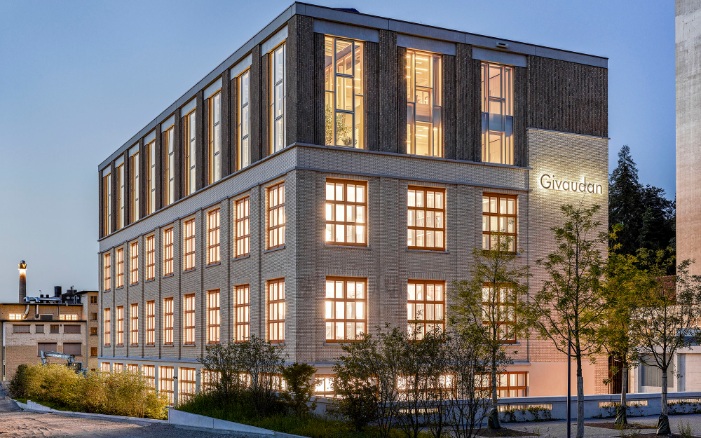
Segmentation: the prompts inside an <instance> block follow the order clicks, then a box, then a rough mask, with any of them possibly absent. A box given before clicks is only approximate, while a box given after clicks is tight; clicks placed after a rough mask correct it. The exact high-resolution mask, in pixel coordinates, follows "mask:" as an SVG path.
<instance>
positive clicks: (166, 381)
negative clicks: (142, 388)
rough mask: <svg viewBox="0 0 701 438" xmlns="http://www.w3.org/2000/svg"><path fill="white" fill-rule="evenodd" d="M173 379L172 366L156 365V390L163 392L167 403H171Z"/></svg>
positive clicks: (173, 387) (173, 391) (173, 389)
mask: <svg viewBox="0 0 701 438" xmlns="http://www.w3.org/2000/svg"><path fill="white" fill-rule="evenodd" d="M174 384H175V379H174V368H173V367H158V392H159V393H161V394H164V395H165V396H166V398H167V399H168V404H170V405H172V404H173V402H174V401H175V400H174V399H173V397H174V394H175V386H174Z"/></svg>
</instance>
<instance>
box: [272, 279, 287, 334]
mask: <svg viewBox="0 0 701 438" xmlns="http://www.w3.org/2000/svg"><path fill="white" fill-rule="evenodd" d="M267 302H268V303H267V304H268V312H267V313H268V315H267V316H268V341H270V342H271V343H281V342H285V312H286V306H285V280H284V279H280V280H271V281H268V300H267Z"/></svg>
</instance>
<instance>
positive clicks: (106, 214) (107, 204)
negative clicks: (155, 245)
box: [102, 173, 112, 236]
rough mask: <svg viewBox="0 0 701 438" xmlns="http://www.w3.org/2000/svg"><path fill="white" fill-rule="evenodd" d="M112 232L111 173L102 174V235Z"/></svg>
mask: <svg viewBox="0 0 701 438" xmlns="http://www.w3.org/2000/svg"><path fill="white" fill-rule="evenodd" d="M111 232H112V174H111V173H108V174H103V176H102V235H103V236H106V235H108V234H110V233H111Z"/></svg>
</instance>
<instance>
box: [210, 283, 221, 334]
mask: <svg viewBox="0 0 701 438" xmlns="http://www.w3.org/2000/svg"><path fill="white" fill-rule="evenodd" d="M219 343H221V294H220V292H219V289H212V290H208V291H207V345H213V344H219Z"/></svg>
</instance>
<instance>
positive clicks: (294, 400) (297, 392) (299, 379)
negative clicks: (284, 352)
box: [282, 362, 316, 417]
mask: <svg viewBox="0 0 701 438" xmlns="http://www.w3.org/2000/svg"><path fill="white" fill-rule="evenodd" d="M314 373H316V368H314V367H313V366H311V365H309V364H306V363H297V362H295V363H293V364H292V365H290V366H287V367H284V368H283V369H282V378H283V379H285V382H287V390H286V391H285V392H283V393H282V398H283V400H285V403H287V405H288V407H289V408H290V409H291V410H292V411H293V412H294V413H295V414H296V415H297V416H299V417H304V416H306V415H307V414H309V407H308V406H307V403H309V400H310V399H311V398H312V395H314V384H315V380H314ZM311 409H312V410H314V409H316V403H312V404H311Z"/></svg>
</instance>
